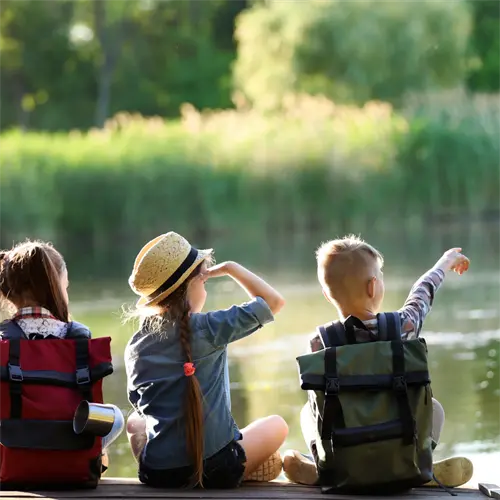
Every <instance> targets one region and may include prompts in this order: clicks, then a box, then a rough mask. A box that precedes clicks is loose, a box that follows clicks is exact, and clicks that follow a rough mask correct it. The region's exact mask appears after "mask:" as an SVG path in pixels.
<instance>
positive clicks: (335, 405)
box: [321, 347, 345, 441]
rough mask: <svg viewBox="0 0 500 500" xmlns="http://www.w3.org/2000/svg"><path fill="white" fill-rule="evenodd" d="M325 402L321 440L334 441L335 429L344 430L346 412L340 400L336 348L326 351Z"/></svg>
mask: <svg viewBox="0 0 500 500" xmlns="http://www.w3.org/2000/svg"><path fill="white" fill-rule="evenodd" d="M325 378H326V384H325V402H324V406H323V421H322V424H321V439H322V440H323V441H329V440H333V437H334V431H335V429H344V428H345V421H344V412H343V411H342V405H341V404H340V399H339V388H340V385H339V379H338V375H337V353H336V349H335V347H330V348H328V349H325Z"/></svg>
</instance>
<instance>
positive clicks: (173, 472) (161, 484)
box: [139, 441, 246, 489]
mask: <svg viewBox="0 0 500 500" xmlns="http://www.w3.org/2000/svg"><path fill="white" fill-rule="evenodd" d="M245 463H246V456H245V450H243V448H242V447H241V445H240V444H239V443H237V442H236V441H231V442H230V443H229V444H228V445H227V446H225V447H224V448H222V450H220V451H218V452H217V453H216V454H215V455H212V456H211V457H210V458H207V459H206V460H205V463H204V467H203V487H204V488H207V489H227V488H237V487H238V486H240V484H241V482H242V481H243V474H244V472H245ZM192 474H193V468H192V467H191V466H186V467H179V468H176V469H150V468H149V467H146V466H145V465H143V464H142V463H141V464H140V465H139V480H140V481H141V482H142V483H144V484H147V485H148V486H153V487H156V488H184V487H185V486H186V485H187V484H188V483H189V480H190V479H191V476H192Z"/></svg>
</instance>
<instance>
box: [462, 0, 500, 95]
mask: <svg viewBox="0 0 500 500" xmlns="http://www.w3.org/2000/svg"><path fill="white" fill-rule="evenodd" d="M470 5H471V8H472V12H473V16H474V28H473V30H472V36H471V44H470V45H471V47H470V49H471V53H472V61H471V62H472V64H471V68H470V71H469V75H468V79H467V85H468V87H469V89H471V90H475V91H483V92H484V91H486V92H497V91H498V90H499V89H500V2H499V1H498V0H471V1H470Z"/></svg>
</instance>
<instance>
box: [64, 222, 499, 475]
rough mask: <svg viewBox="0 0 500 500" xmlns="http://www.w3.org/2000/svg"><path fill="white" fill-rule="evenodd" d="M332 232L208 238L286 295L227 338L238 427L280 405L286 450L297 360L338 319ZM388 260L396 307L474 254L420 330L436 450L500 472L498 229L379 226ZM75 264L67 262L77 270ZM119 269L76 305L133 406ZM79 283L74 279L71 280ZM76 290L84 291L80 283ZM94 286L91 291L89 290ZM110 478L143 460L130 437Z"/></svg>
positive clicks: (236, 293)
mask: <svg viewBox="0 0 500 500" xmlns="http://www.w3.org/2000/svg"><path fill="white" fill-rule="evenodd" d="M336 235H337V231H324V232H322V233H320V234H317V235H314V236H311V235H306V236H302V237H296V238H295V239H294V241H293V242H290V241H279V242H273V243H270V242H262V243H259V244H258V245H255V242H254V243H253V244H252V243H251V242H250V244H247V245H246V244H243V243H242V241H241V240H238V241H235V239H234V238H232V237H231V236H226V237H225V241H224V240H223V241H216V242H213V246H214V248H215V249H216V257H217V259H218V261H222V260H226V259H231V260H238V261H240V262H241V263H242V264H244V265H245V264H248V265H249V267H251V268H252V270H254V271H255V272H257V273H260V274H261V275H263V276H264V277H265V278H266V279H268V280H269V281H270V282H271V283H272V284H273V285H275V286H276V287H277V288H278V289H279V290H280V291H281V292H282V293H283V295H284V296H285V298H286V299H287V305H286V307H285V309H284V310H283V311H282V313H280V314H279V315H278V317H277V318H276V321H275V323H273V324H271V325H269V326H266V327H265V328H263V329H262V330H260V331H259V332H257V333H256V334H254V335H253V336H251V337H249V338H247V339H245V340H242V341H240V342H238V343H235V344H233V345H231V346H230V350H229V351H230V374H231V386H232V393H231V395H232V404H233V413H234V415H235V418H236V421H237V423H238V425H240V426H245V425H247V424H248V423H249V422H251V421H252V420H254V419H256V418H259V417H263V416H265V415H269V414H274V413H278V414H280V415H282V416H283V417H284V418H285V419H286V421H287V422H288V424H289V426H290V435H289V437H288V439H287V442H286V443H285V445H284V447H283V450H285V449H287V448H297V449H300V450H305V446H304V443H303V440H302V437H301V432H300V426H299V411H300V408H301V406H302V405H303V404H304V402H305V401H306V393H305V392H303V391H301V390H300V387H299V383H298V373H297V366H296V362H295V357H296V356H297V355H299V354H301V353H302V352H303V351H304V349H305V346H306V342H307V338H308V335H309V334H310V333H311V332H312V331H313V330H314V328H315V326H316V325H319V324H322V323H324V322H326V321H329V320H332V319H336V314H335V310H334V309H333V308H332V306H330V305H329V304H328V303H327V302H326V301H325V300H324V298H323V296H322V294H321V291H320V289H319V287H318V285H317V283H316V282H315V260H314V250H315V248H316V247H317V245H318V244H319V243H320V242H321V241H322V240H325V239H328V238H331V237H334V236H336ZM362 236H363V237H365V238H366V239H367V240H368V241H370V242H371V243H372V244H374V245H375V246H377V248H379V249H380V250H381V251H382V252H383V253H384V255H385V257H386V264H385V272H384V274H385V279H386V288H387V291H386V298H385V301H384V310H387V311H390V310H396V309H398V308H399V307H400V306H401V305H402V304H403V302H404V299H405V298H406V296H407V294H408V291H409V289H410V287H411V285H412V283H413V281H415V280H416V279H417V278H418V277H419V276H420V275H421V274H422V273H423V272H424V271H426V270H427V269H428V268H429V267H431V266H432V265H433V264H434V262H435V261H436V260H437V259H438V258H439V257H440V255H441V254H442V252H443V251H444V250H446V249H448V248H450V247H453V246H462V247H463V249H464V252H465V253H466V254H467V255H468V256H469V257H470V258H471V268H470V271H469V272H468V273H466V274H465V275H463V276H460V277H459V276H456V275H450V276H449V277H447V278H446V280H445V283H444V284H443V286H442V288H441V289H440V290H439V292H438V294H437V295H436V299H435V303H434V308H433V310H432V312H431V314H430V316H429V317H428V318H427V321H426V322H425V325H424V331H423V334H422V336H423V337H425V339H426V340H427V343H428V345H429V362H430V367H431V376H432V387H433V391H434V396H435V397H436V398H437V399H438V400H439V401H440V402H441V403H442V404H443V406H444V409H445V412H446V422H445V426H444V429H443V433H442V436H441V442H440V444H439V446H438V448H437V450H436V453H435V454H436V458H437V459H441V458H444V457H446V456H450V455H456V454H465V455H466V456H468V457H470V458H471V459H472V460H473V462H474V464H475V469H476V474H475V477H474V482H477V481H478V480H479V481H486V482H488V481H489V482H493V481H495V480H496V481H497V482H498V481H499V480H500V479H499V478H500V368H499V365H500V326H499V323H500V312H499V303H500V271H499V255H500V253H499V236H500V235H499V230H498V223H495V224H493V225H484V224H481V225H471V224H469V225H468V226H465V228H464V227H461V226H456V227H449V226H448V227H434V228H429V229H428V231H426V232H425V233H424V232H423V231H422V230H419V231H418V232H417V233H414V232H412V231H411V230H407V231H406V232H400V231H399V232H398V231H396V230H395V229H394V230H393V231H389V230H386V231H385V232H384V231H379V230H377V231H375V230H374V231H372V232H371V234H362ZM70 272H71V269H70ZM127 273H128V269H127V270H126V271H124V279H123V282H122V283H118V284H116V283H115V284H113V285H112V286H111V287H110V286H108V285H104V284H103V285H102V286H101V285H100V284H99V283H98V284H97V285H95V284H94V285H93V286H91V287H90V286H89V287H84V288H83V292H81V291H80V292H79V293H78V294H75V295H78V300H74V301H73V303H72V312H73V316H74V318H75V319H76V320H78V321H82V322H84V323H86V324H88V325H89V326H90V327H91V329H92V330H93V332H94V335H96V336H101V335H110V336H111V337H112V338H113V342H112V345H113V357H114V364H115V373H114V374H113V375H112V376H111V377H108V379H107V380H106V382H105V399H106V401H107V402H113V403H115V404H118V405H119V406H120V407H121V408H122V409H123V411H124V412H125V413H127V412H128V411H130V406H129V403H128V401H127V395H126V380H125V373H124V369H123V350H124V347H125V345H126V343H127V341H128V339H129V337H130V335H131V333H132V331H133V325H126V326H122V325H121V322H120V305H121V304H123V303H132V301H133V296H131V295H130V292H129V291H128V290H127V283H126V277H127V276H128V274H127ZM72 286H73V285H72ZM77 288H78V287H77ZM85 290H87V291H85ZM208 291H209V299H208V302H207V306H206V309H210V308H222V307H227V306H229V305H231V304H233V303H238V302H240V301H243V300H244V299H245V295H244V293H242V291H241V290H239V289H238V287H237V286H236V285H235V284H234V283H233V282H232V281H231V280H230V279H219V280H218V281H214V282H211V283H209V284H208ZM108 475H109V476H135V475H136V465H135V462H134V460H133V458H132V455H131V454H130V451H129V449H128V444H127V440H126V436H125V435H123V436H122V437H121V438H120V440H119V441H118V442H117V443H116V444H115V445H113V447H112V450H111V454H110V470H109V472H108Z"/></svg>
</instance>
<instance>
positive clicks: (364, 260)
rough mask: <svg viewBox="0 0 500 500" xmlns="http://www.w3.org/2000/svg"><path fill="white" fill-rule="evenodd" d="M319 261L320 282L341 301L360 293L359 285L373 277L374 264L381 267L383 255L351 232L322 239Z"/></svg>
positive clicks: (330, 293)
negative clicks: (332, 238) (324, 240)
mask: <svg viewBox="0 0 500 500" xmlns="http://www.w3.org/2000/svg"><path fill="white" fill-rule="evenodd" d="M316 261H317V264H318V280H319V282H320V283H321V286H322V287H323V289H324V290H326V291H328V292H329V295H330V296H331V298H332V299H334V300H335V301H337V302H338V301H342V300H343V299H344V298H347V297H349V295H351V294H352V292H354V293H357V292H358V291H359V287H358V286H357V285H360V284H362V282H364V281H366V280H369V279H370V278H371V277H373V273H374V272H375V270H376V269H375V265H376V264H377V263H378V264H379V266H380V267H382V265H383V263H384V257H383V256H382V254H381V253H380V252H379V251H378V250H377V249H376V248H374V247H373V246H371V245H370V244H368V243H366V242H365V241H364V240H362V239H361V238H359V237H358V236H355V235H349V236H344V237H343V238H340V239H336V240H331V241H327V242H326V243H322V244H321V246H320V247H319V248H318V250H317V251H316Z"/></svg>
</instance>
